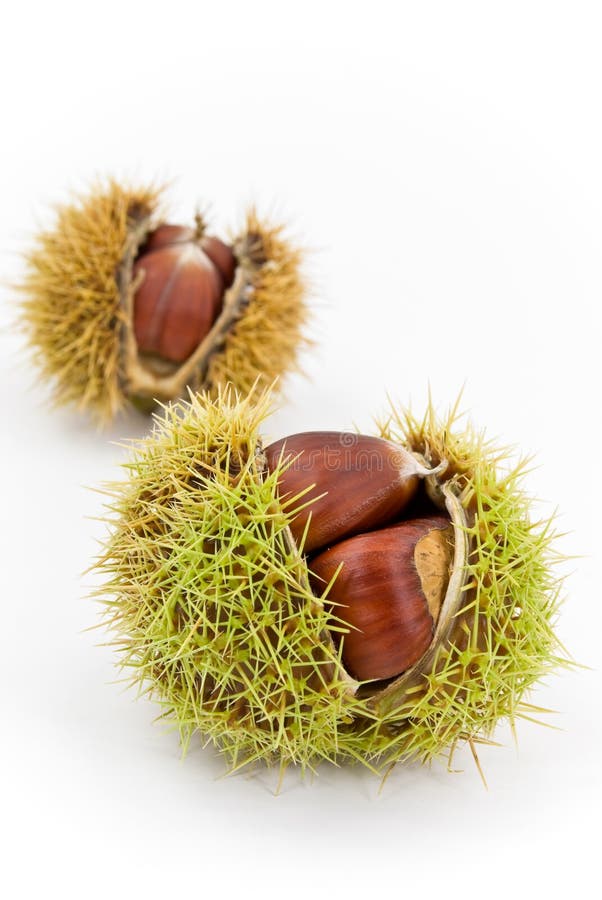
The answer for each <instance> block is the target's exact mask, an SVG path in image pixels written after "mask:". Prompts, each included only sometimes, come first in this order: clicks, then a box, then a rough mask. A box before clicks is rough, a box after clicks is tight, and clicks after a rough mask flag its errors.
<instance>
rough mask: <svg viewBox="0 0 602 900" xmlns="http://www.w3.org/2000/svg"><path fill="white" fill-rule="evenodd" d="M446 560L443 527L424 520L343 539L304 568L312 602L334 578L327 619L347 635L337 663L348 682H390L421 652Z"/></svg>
mask: <svg viewBox="0 0 602 900" xmlns="http://www.w3.org/2000/svg"><path fill="white" fill-rule="evenodd" d="M452 556H453V530H452V526H451V524H450V522H449V520H448V519H446V518H445V517H443V516H428V517H425V518H420V519H409V520H407V521H405V522H402V523H400V524H398V525H393V526H391V527H388V528H382V529H380V530H379V531H372V532H370V533H368V534H360V535H357V536H355V537H351V538H348V539H347V540H345V541H342V542H341V543H339V544H337V545H336V546H334V547H332V548H331V549H329V550H326V551H324V552H323V553H320V554H319V555H317V556H315V557H314V558H313V559H312V560H310V562H309V568H310V572H311V578H312V584H313V588H314V590H315V592H316V593H317V594H319V593H321V592H323V590H324V587H325V584H328V583H330V582H331V580H332V579H333V578H334V577H335V575H336V576H337V577H336V578H335V580H334V583H333V584H332V587H331V590H330V593H329V595H328V599H329V601H330V602H331V603H332V611H333V615H335V616H336V617H337V618H339V619H341V620H342V621H343V622H344V623H345V624H346V625H348V626H349V627H350V630H349V632H348V633H347V634H345V635H344V636H343V638H342V642H343V646H342V657H343V663H344V665H345V668H346V669H347V671H348V672H349V673H350V674H351V675H352V676H353V677H355V678H356V679H358V680H359V681H371V680H382V679H387V678H393V677H395V676H397V675H400V674H401V673H402V672H404V671H406V670H407V669H409V668H410V667H411V666H412V665H414V663H416V662H417V661H418V660H419V659H420V657H421V656H422V655H423V654H424V653H425V652H426V650H427V649H428V647H429V645H430V643H431V641H432V638H433V634H434V629H435V626H436V624H437V619H438V617H439V611H440V609H441V604H442V601H443V598H444V597H445V592H446V590H447V584H448V580H449V572H450V570H451V564H452ZM339 569H340V571H339ZM337 571H338V575H337Z"/></svg>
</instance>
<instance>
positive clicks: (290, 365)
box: [19, 180, 309, 425]
mask: <svg viewBox="0 0 602 900" xmlns="http://www.w3.org/2000/svg"><path fill="white" fill-rule="evenodd" d="M161 197H162V189H159V188H152V187H149V188H131V187H128V186H122V185H119V184H118V183H117V182H115V181H113V180H110V181H108V182H107V183H106V184H98V185H96V186H95V187H94V188H93V190H91V191H90V193H89V194H88V195H83V196H77V197H75V198H74V201H73V202H72V203H69V204H66V205H63V206H60V207H59V208H58V209H57V216H56V223H55V225H54V227H53V228H52V229H51V230H49V231H45V232H43V233H41V234H39V235H38V237H37V239H36V241H35V243H34V246H33V248H32V250H31V251H30V252H29V253H28V254H27V255H26V257H25V275H24V278H23V281H22V283H21V284H20V285H19V290H20V293H21V294H22V295H23V298H24V299H23V302H22V304H21V312H22V316H21V318H22V323H23V326H24V330H25V332H26V334H27V338H28V341H29V344H30V347H31V348H32V350H33V353H34V357H35V360H36V362H37V363H38V365H39V367H40V369H41V372H42V376H43V379H44V381H48V382H49V383H51V384H52V385H53V386H54V399H55V401H56V403H57V404H60V405H62V404H75V405H77V406H78V407H79V408H80V409H81V410H83V411H86V412H88V413H89V414H90V415H91V416H92V417H93V418H95V419H96V420H97V421H98V422H99V424H101V425H102V424H105V423H107V422H108V421H110V420H111V419H112V418H113V417H114V416H115V415H116V414H117V413H118V412H119V411H120V410H122V409H123V408H124V407H125V406H126V405H127V403H128V402H132V403H133V404H134V405H135V406H137V407H138V408H139V409H141V410H143V411H151V410H152V409H153V408H154V402H153V401H154V400H155V399H159V400H161V401H164V400H166V399H167V400H172V399H173V400H175V399H177V397H178V396H181V395H183V394H184V393H185V389H186V386H187V385H190V386H192V387H193V388H194V389H196V390H208V391H209V393H211V394H212V396H214V397H215V396H217V392H218V391H219V388H220V386H222V385H224V384H226V383H231V384H233V385H234V386H235V387H236V388H237V389H239V390H240V391H242V392H245V391H247V390H249V389H250V387H251V386H252V385H253V384H254V383H255V381H257V380H259V381H260V382H262V383H263V384H264V385H268V384H271V383H273V381H274V379H275V378H276V377H277V376H280V375H282V374H283V373H284V372H286V371H288V370H291V369H294V368H296V366H297V358H298V353H299V350H300V348H301V347H302V346H303V345H304V344H307V343H309V342H308V341H307V340H306V339H305V338H304V335H303V329H304V326H305V324H306V320H307V308H306V305H305V300H304V298H305V293H306V285H305V283H304V280H303V277H302V274H301V261H302V253H301V251H300V250H298V249H296V248H295V247H293V246H292V245H291V244H290V243H289V242H287V241H286V240H285V239H284V237H283V228H282V227H281V226H273V225H270V224H269V223H268V222H266V221H263V220H260V219H259V218H258V216H257V215H256V213H255V211H254V210H251V211H250V212H249V213H248V215H247V220H246V223H245V227H244V228H243V229H242V231H241V233H240V234H239V235H238V236H237V237H236V238H235V240H234V245H235V247H236V246H238V247H241V248H243V249H246V248H249V247H251V246H253V247H254V248H255V250H256V251H257V252H258V254H259V255H260V259H261V263H260V264H259V263H257V262H256V261H249V260H247V263H248V266H247V269H246V271H247V286H248V289H249V294H248V300H246V299H245V303H244V304H242V305H241V309H240V315H239V316H237V319H236V321H235V322H234V323H233V324H230V325H229V327H228V330H227V332H226V333H225V334H222V333H221V332H220V333H219V334H217V331H219V328H218V325H219V323H215V329H216V340H215V345H214V346H213V345H211V333H210V335H209V336H208V338H207V340H206V341H205V342H204V343H205V344H207V343H208V344H209V346H207V348H206V351H205V352H204V354H203V358H202V359H200V361H199V365H198V366H194V367H188V365H187V363H186V364H185V365H184V366H183V367H182V371H184V369H185V368H186V369H187V370H188V369H189V371H187V376H186V377H183V378H182V379H181V380H180V379H179V378H178V372H177V369H176V371H175V372H170V376H171V377H169V378H168V379H167V382H166V384H167V385H168V386H167V389H166V390H164V389H163V388H164V385H163V384H162V383H161V380H160V379H159V380H152V381H151V383H150V385H145V386H143V387H142V389H139V377H138V376H137V374H136V369H137V367H139V366H140V365H142V366H143V367H144V363H143V362H142V361H141V360H140V359H139V358H138V356H137V350H136V348H135V341H134V339H133V337H132V335H133V325H132V322H131V317H132V313H131V305H132V297H131V296H130V294H131V295H132V296H133V287H132V285H131V284H129V283H124V260H125V259H126V258H129V257H128V254H130V255H131V254H132V253H135V252H137V250H138V248H139V246H140V244H141V243H142V242H143V240H144V237H145V236H146V234H147V233H148V231H149V229H151V228H154V227H156V226H157V225H158V224H160V220H161V219H162V218H163V217H162V216H161V219H160V212H161V211H160V209H159V203H160V201H161ZM131 263H132V259H130V260H129V265H130V269H131ZM130 274H131V273H130ZM245 297H247V294H245ZM124 334H127V335H129V340H125V339H124ZM132 342H133V347H134V350H133V353H132V351H131V349H130V350H129V351H128V349H127V348H128V345H129V346H130V348H131V346H132Z"/></svg>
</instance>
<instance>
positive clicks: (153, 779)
mask: <svg viewBox="0 0 602 900" xmlns="http://www.w3.org/2000/svg"><path fill="white" fill-rule="evenodd" d="M601 38H602V34H601V21H600V15H599V4H597V3H591V4H590V3H582V2H575V0H573V2H566V3H556V2H545V3H534V2H524V0H522V2H518V3H514V2H508V0H506V2H505V3H495V4H494V3H489V2H475V3H464V2H455V3H436V2H429V3H393V2H391V3H381V2H370V3H356V2H345V3H343V2H339V3H328V2H325V0H322V2H308V0H305V2H303V3H284V2H280V3H276V2H273V3H265V2H259V0H258V2H246V3H239V2H235V3H222V4H219V3H205V2H203V0H197V2H194V3H181V2H177V0H171V2H163V3H155V2H152V0H147V2H144V3H127V2H123V0H121V2H118V3H115V2H111V0H103V2H102V3H97V4H89V3H84V2H79V3H70V2H65V0H57V2H52V3H32V2H21V3H19V4H11V5H10V7H9V8H8V10H7V11H5V12H4V15H3V23H2V37H1V39H0V40H1V52H0V84H1V85H2V130H3V138H2V166H1V167H0V198H1V204H2V205H1V214H0V229H1V234H0V249H1V254H2V255H1V265H2V277H3V279H4V281H6V282H8V281H10V280H11V279H14V278H16V277H18V273H19V271H20V262H19V258H18V253H19V252H20V251H21V250H22V249H23V248H24V247H25V246H26V245H27V242H28V240H29V237H30V235H31V233H32V232H33V231H34V230H35V228H36V226H37V224H38V223H40V222H47V221H50V219H49V218H48V212H47V210H48V205H49V204H51V203H54V202H55V201H61V200H64V199H65V197H66V196H67V191H68V190H70V189H72V188H76V189H79V188H83V187H85V186H86V184H87V183H88V182H89V180H90V178H91V177H93V176H95V175H97V174H103V173H111V174H115V175H117V176H120V175H124V176H134V177H135V176H139V177H140V178H147V177H148V178H153V177H155V176H159V177H160V178H163V177H166V178H167V177H169V178H172V177H173V178H174V179H175V180H174V184H173V189H172V192H171V194H170V198H171V202H172V210H173V219H174V220H175V221H178V220H181V221H186V220H187V218H188V217H190V216H191V215H192V213H193V212H194V209H195V206H196V204H197V203H198V202H200V203H202V204H209V205H210V207H211V209H212V212H213V221H214V222H215V224H216V227H223V226H229V225H235V224H236V223H237V222H238V221H240V217H241V215H242V211H243V210H244V207H245V205H246V203H247V202H249V201H256V202H257V203H258V204H259V207H260V209H262V210H264V211H275V212H276V213H278V214H281V215H283V216H284V217H285V218H287V219H288V220H289V221H290V222H291V225H292V230H293V231H294V233H295V234H297V235H298V236H299V238H300V239H301V240H302V241H303V242H304V243H305V244H306V245H307V246H309V247H310V248H312V249H313V251H314V252H313V254H312V258H311V261H310V271H311V275H312V277H313V280H314V285H315V290H314V301H313V302H314V309H315V316H314V324H313V329H312V332H313V336H314V337H315V339H316V340H317V341H318V342H319V346H318V348H317V349H316V351H315V352H314V353H313V354H311V355H310V354H308V355H307V356H306V358H305V360H304V364H305V369H306V372H307V376H308V378H306V379H303V378H294V379H291V380H289V382H288V385H287V396H286V400H285V402H284V403H283V405H282V407H281V410H280V411H279V412H277V414H276V415H274V417H273V418H272V419H271V421H270V422H269V423H268V425H267V430H268V433H269V434H270V435H272V436H273V437H277V436H280V435H283V434H285V433H287V432H289V431H297V430H303V429H308V428H313V427H327V428H343V427H346V426H350V425H351V424H352V423H357V424H358V425H360V426H361V427H363V428H368V427H369V425H370V421H371V418H372V416H373V415H376V414H378V413H380V412H381V411H382V410H383V409H384V408H385V405H386V393H387V392H389V393H390V394H391V395H392V396H393V397H394V398H396V399H398V400H400V401H403V402H405V401H407V400H408V399H411V400H412V402H413V405H414V407H415V408H416V409H420V408H421V406H422V405H423V403H424V399H425V397H426V393H427V388H428V383H429V382H430V384H431V388H432V392H433V396H434V399H435V402H436V404H437V405H438V406H439V407H440V408H441V409H445V408H446V407H447V406H448V404H449V403H450V402H452V401H453V400H454V399H455V397H456V395H457V392H458V391H459V389H460V388H461V387H462V385H463V384H464V383H466V386H465V391H464V400H463V406H464V408H465V409H467V410H469V411H470V413H471V415H472V417H473V419H474V421H475V422H476V423H477V424H479V425H480V426H483V427H486V428H487V429H488V431H489V433H490V434H492V435H499V437H500V439H501V440H502V441H503V442H509V443H515V444H518V445H520V446H521V448H522V449H523V450H524V451H525V452H527V453H534V454H535V455H536V458H537V463H538V468H536V469H534V470H533V471H532V472H531V474H530V475H529V481H528V487H529V490H530V491H532V493H533V494H535V495H537V496H539V497H542V498H544V499H545V500H546V501H547V504H546V505H544V506H543V507H542V508H541V509H542V511H543V512H549V511H550V510H551V509H552V508H553V507H555V506H558V508H559V510H560V518H559V528H560V530H561V531H563V532H566V536H565V537H563V538H562V539H561V541H560V545H559V546H560V549H561V550H562V551H563V552H564V553H566V554H569V555H574V556H579V557H580V558H577V559H573V560H571V562H570V563H568V564H567V566H566V567H565V571H566V573H567V574H568V575H569V577H568V580H567V582H566V593H567V598H568V599H567V602H566V605H565V608H564V611H563V615H562V619H561V621H560V625H559V635H560V637H561V639H562V640H563V641H564V642H565V644H566V645H567V647H568V648H569V650H570V651H571V653H572V654H573V655H574V657H575V658H576V659H577V660H578V661H580V662H581V663H583V664H585V665H587V666H590V667H591V670H588V669H581V670H575V671H572V672H568V673H567V672H564V673H561V674H559V675H558V676H557V677H551V678H549V679H548V680H547V682H546V684H545V685H542V687H541V688H540V690H539V691H538V692H537V693H536V694H534V695H533V700H534V702H537V703H539V704H540V705H542V706H545V707H551V708H553V709H555V710H557V711H558V712H557V713H556V714H555V715H554V716H550V717H548V721H549V722H551V723H553V724H555V725H556V726H558V727H559V728H560V729H561V730H559V731H553V730H550V729H546V728H540V727H536V726H535V725H531V724H529V723H524V724H522V725H521V726H520V727H519V746H518V750H517V749H516V748H515V747H514V746H513V744H512V740H511V737H510V735H509V733H508V731H507V729H505V728H501V729H500V731H499V734H498V737H499V740H500V742H501V745H502V746H501V747H499V748H488V749H486V750H483V751H482V753H481V758H482V762H483V765H484V768H485V772H486V775H487V779H488V782H489V790H488V791H485V790H484V789H483V787H482V785H481V782H480V780H479V778H478V775H477V773H476V771H475V769H474V767H473V765H472V763H471V760H470V757H469V755H468V754H466V753H465V754H460V755H459V756H458V758H457V763H458V765H459V766H460V767H461V768H463V769H464V770H465V771H464V774H455V775H450V774H447V772H446V771H445V769H444V768H443V767H434V768H432V769H431V770H423V769H420V768H417V767H410V768H406V769H399V770H397V771H395V772H394V773H393V774H392V775H391V777H390V778H389V780H388V782H387V784H386V786H385V788H384V791H383V792H382V793H381V794H380V795H379V794H378V787H379V784H378V782H377V781H376V780H375V779H374V778H373V777H372V776H371V775H369V774H368V773H365V772H362V771H359V770H351V771H347V770H345V771H337V770H333V769H331V768H324V769H322V770H321V771H320V773H319V776H318V777H317V778H316V779H314V780H313V782H312V781H308V782H306V783H300V782H299V780H298V779H297V778H296V777H294V776H291V777H289V778H288V779H287V780H286V782H285V785H284V789H283V791H282V793H281V794H280V796H278V797H274V795H273V789H274V786H275V776H274V777H273V776H272V774H270V773H264V774H260V775H259V776H258V777H255V778H247V777H245V776H238V777H232V778H221V777H220V775H221V774H222V772H223V763H222V762H221V760H219V759H217V758H216V756H215V754H214V752H213V751H211V750H201V749H200V748H196V749H194V750H193V751H192V752H191V753H190V755H189V757H188V758H187V759H186V760H185V761H183V762H182V761H181V760H180V758H179V750H178V745H177V741H176V738H175V736H174V735H173V734H165V733H164V731H163V730H162V729H161V727H160V726H158V725H156V724H153V723H152V720H153V717H154V715H155V713H156V709H155V708H154V707H153V706H152V705H151V704H150V703H149V702H148V701H146V700H140V701H136V699H135V697H134V696H133V694H132V693H130V692H126V691H124V690H123V689H122V687H121V686H120V685H117V684H115V683H113V681H114V678H115V677H116V672H115V670H114V668H113V664H114V656H113V653H112V651H111V649H110V648H108V647H103V646H100V647H99V646H98V643H99V641H102V637H103V635H102V634H101V633H99V632H89V631H86V630H85V629H87V628H89V627H90V626H92V625H94V624H95V623H97V621H98V611H97V609H96V608H95V606H94V604H93V603H91V602H90V601H88V600H86V599H83V598H84V596H85V593H86V591H87V590H89V588H90V586H91V580H90V578H89V577H82V575H81V573H82V572H83V570H84V569H85V568H86V566H87V565H88V564H89V562H90V560H91V558H92V557H93V555H94V553H95V552H96V547H97V544H96V542H97V540H98V539H99V538H100V537H101V536H102V534H103V526H102V525H101V524H100V523H98V522H97V521H94V519H93V517H95V516H98V515H100V514H101V511H102V498H101V497H100V496H99V495H98V494H95V493H93V492H91V491H89V490H88V489H87V486H90V485H96V484H98V483H99V482H102V481H103V480H108V479H112V478H115V477H117V476H118V474H119V473H118V468H117V464H118V463H119V461H120V460H121V459H122V458H123V456H124V452H123V450H122V449H120V448H119V447H117V446H116V445H115V444H114V443H112V442H114V441H116V440H118V439H119V438H121V437H133V436H137V435H141V434H143V432H144V429H145V427H146V422H145V420H144V419H143V418H142V417H140V416H137V415H135V414H134V415H132V416H131V417H130V418H129V419H126V420H122V421H121V422H119V423H117V424H116V425H115V427H114V428H113V429H111V430H110V431H109V432H108V433H107V434H98V433H97V432H96V431H95V430H94V429H93V428H92V427H90V426H89V425H88V423H86V422H84V421H81V420H79V419H78V418H77V417H76V416H75V415H74V414H73V413H71V412H69V411H59V412H54V411H53V410H52V409H51V408H50V407H49V405H48V402H47V396H48V395H47V391H46V390H45V389H44V388H43V387H40V386H35V384H34V375H33V372H32V369H31V367H30V365H29V363H28V361H27V358H26V357H25V356H24V354H23V350H22V345H21V341H20V338H19V337H18V336H17V335H16V334H15V332H14V329H13V328H12V326H11V321H12V319H13V316H14V298H13V296H12V293H11V291H10V289H9V288H8V287H5V288H4V290H3V303H2V322H1V325H2V332H1V334H0V364H1V366H2V371H1V373H0V392H1V394H0V396H1V401H2V412H3V415H2V430H3V440H2V444H1V452H2V461H3V466H2V471H3V478H2V517H1V527H2V533H3V536H2V550H3V554H2V558H3V565H2V587H3V590H2V614H1V623H2V626H1V640H2V650H1V653H0V667H1V676H2V686H3V704H2V705H3V715H2V731H3V735H2V741H1V744H0V752H1V754H2V758H3V759H2V762H1V772H2V781H3V787H2V800H1V804H0V805H1V808H2V818H3V823H4V829H5V830H4V835H3V837H2V843H1V845H0V846H1V849H2V851H4V855H5V857H6V862H5V863H4V864H3V866H2V868H1V869H0V879H1V880H2V881H3V882H4V885H3V887H4V888H5V891H4V895H5V896H8V897H11V898H12V897H16V898H21V897H39V896H42V895H44V896H61V897H65V898H70V897H132V896H136V897H141V898H146V897H155V896H161V897H172V896H183V895H188V896H209V897H212V896H222V897H237V898H240V897H254V896H265V897H272V896H279V897H287V898H288V897H298V896H299V897H300V896H303V897H328V896H345V897H383V896H400V897H401V896H403V897H415V896H427V897H429V896H444V897H446V898H450V897H463V898H465V897H467V896H471V897H472V896H481V895H483V896H487V897H498V896H499V897H507V896H512V897H522V896H527V895H528V894H530V893H531V892H537V895H538V896H544V897H557V896H564V895H566V894H567V892H568V893H569V894H570V895H571V896H582V895H583V894H584V893H586V894H587V895H589V891H590V888H588V884H589V883H590V879H591V878H592V877H594V873H597V872H598V856H599V838H598V837H597V836H596V831H597V826H598V825H599V817H598V808H599V804H600V799H601V798H600V785H599V775H598V771H599V763H598V757H599V747H600V724H599V722H600V705H599V695H600V677H599V671H598V666H599V661H600V659H599V643H600V642H599V631H600V602H601V601H600V586H599V579H600V568H601V566H600V563H601V558H600V527H599V521H600V519H599V512H598V511H599V508H600V499H601V498H600V492H599V478H600V474H599V468H600V466H599V457H600V440H601V434H600V425H599V421H600V390H599V387H600V383H599V375H600V365H599V358H600V328H599V313H598V310H599V308H600V302H601V288H602V266H601V258H600V247H601V238H602V233H601V231H602V229H601V216H602V177H601V170H602V130H601V122H600V99H601V98H600V93H601V90H600V89H601V86H602V64H601V55H600V41H601ZM595 877H596V878H597V874H596V876H595Z"/></svg>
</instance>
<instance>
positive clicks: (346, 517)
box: [264, 431, 426, 553]
mask: <svg viewBox="0 0 602 900" xmlns="http://www.w3.org/2000/svg"><path fill="white" fill-rule="evenodd" d="M264 452H265V455H266V459H267V464H268V468H269V469H270V470H271V471H274V470H275V468H276V467H277V466H278V464H279V463H280V462H281V461H286V460H288V461H289V462H290V464H289V466H288V468H286V469H285V470H284V471H283V472H282V474H281V476H280V479H279V482H278V484H279V492H280V496H281V498H282V500H283V501H284V502H285V503H286V501H287V500H289V501H291V502H293V503H294V504H295V505H297V506H302V505H304V504H308V506H307V507H306V508H305V509H303V510H302V511H301V512H300V513H299V515H298V516H296V518H295V519H294V520H293V523H292V525H291V531H292V532H293V537H294V538H295V540H296V541H297V542H300V541H301V540H302V538H303V536H304V534H305V541H304V544H303V550H304V552H305V553H312V552H314V551H315V550H317V549H319V548H323V547H328V546H330V545H331V544H333V543H335V542H336V541H340V540H341V538H344V537H348V536H349V535H351V534H357V533H358V532H361V531H368V530H371V529H373V528H378V527H379V526H380V525H383V524H387V523H389V522H392V521H394V520H395V519H396V518H398V517H399V516H400V514H401V513H402V512H403V511H404V510H405V508H406V507H407V506H408V504H409V502H410V500H411V499H412V498H413V496H414V494H415V493H416V489H417V487H418V482H419V475H424V474H425V471H426V470H425V469H424V468H423V467H421V466H420V464H419V462H418V461H417V460H416V458H415V456H413V455H412V454H411V453H408V452H407V451H406V450H404V449H403V447H400V446H399V445H398V444H393V443H391V442H390V441H385V440H383V439H382V438H377V437H371V436H367V435H363V434H353V433H348V432H339V431H308V432H304V433H302V434H293V435H291V436H290V437H286V438H284V439H282V440H280V441H276V442H275V443H274V444H271V445H270V446H269V447H267V448H266V449H265V451H264ZM308 487H309V488H310V490H308V491H306V493H305V494H304V495H303V497H302V498H299V499H298V500H295V497H296V496H297V495H298V494H299V493H300V492H302V491H304V490H306V489H307V488H308ZM306 528H307V532H306Z"/></svg>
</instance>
